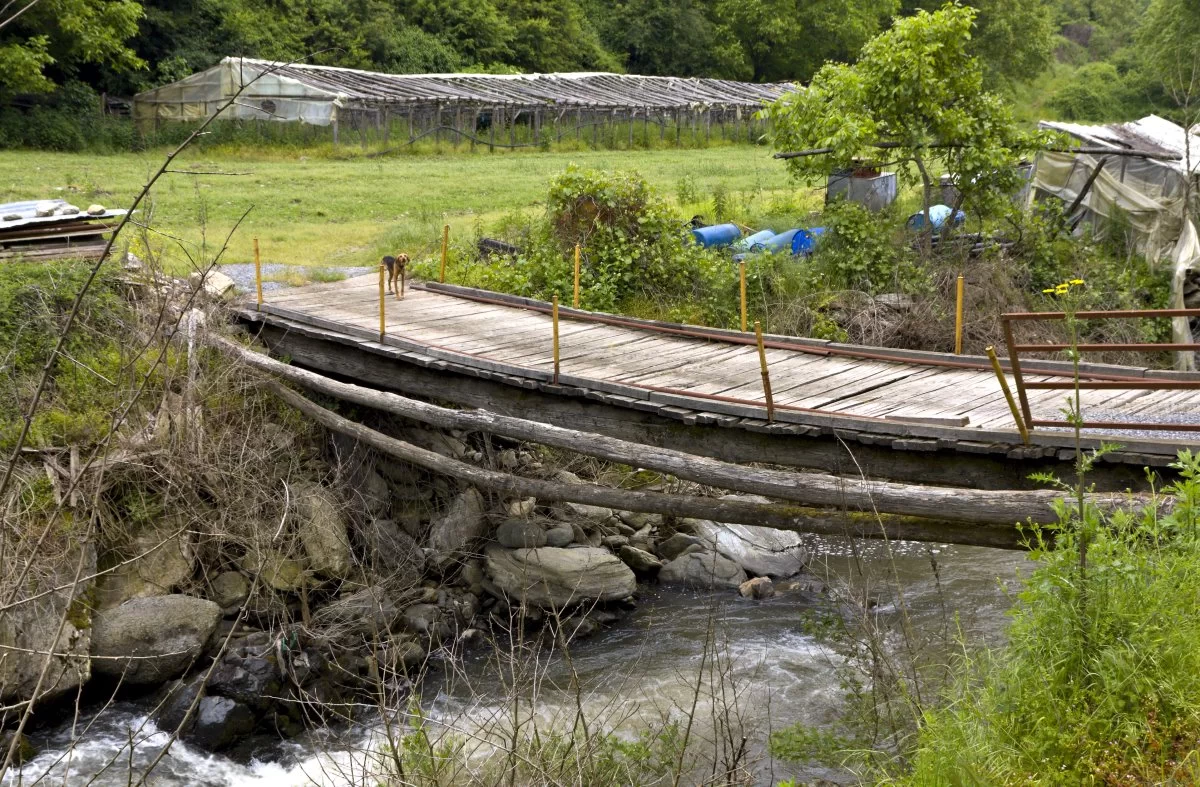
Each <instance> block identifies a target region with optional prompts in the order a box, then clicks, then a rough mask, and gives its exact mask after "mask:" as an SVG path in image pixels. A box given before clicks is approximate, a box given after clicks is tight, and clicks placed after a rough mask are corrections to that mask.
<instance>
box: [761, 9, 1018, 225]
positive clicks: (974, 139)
mask: <svg viewBox="0 0 1200 787" xmlns="http://www.w3.org/2000/svg"><path fill="white" fill-rule="evenodd" d="M975 15H976V12H975V10H974V9H972V8H968V7H964V6H957V5H947V6H946V7H944V8H943V9H942V10H940V11H937V12H935V13H928V12H925V11H918V12H917V13H916V15H915V16H911V17H908V18H905V19H898V20H896V23H895V24H894V25H893V26H892V28H891V29H890V30H888V31H887V32H885V33H882V34H880V35H878V36H876V37H875V38H874V39H872V40H871V41H870V42H868V43H867V45H866V46H864V47H863V49H862V52H861V54H860V56H859V59H858V62H857V63H855V64H854V65H842V64H836V63H829V64H826V65H825V66H824V67H822V68H821V70H820V71H818V72H817V75H816V76H815V77H813V80H812V83H811V84H810V85H809V88H808V90H805V91H798V92H793V93H789V94H787V95H785V96H784V97H783V98H781V99H780V100H779V101H777V102H775V103H774V104H772V105H771V106H770V107H769V108H768V114H769V116H770V118H771V121H772V126H773V129H774V130H773V134H774V140H773V141H774V144H775V146H776V147H778V148H781V149H783V150H807V149H816V148H829V149H830V150H831V152H830V153H829V154H828V155H820V156H806V157H799V158H793V159H790V160H789V161H788V165H789V166H790V167H791V170H792V172H793V173H794V174H795V175H796V176H798V177H812V176H824V175H826V174H827V173H828V172H829V171H830V170H832V169H835V168H851V167H854V166H856V165H857V164H858V162H860V161H861V160H867V161H878V160H880V158H881V157H882V156H886V157H887V158H888V159H890V160H892V161H895V162H897V163H911V164H912V165H913V166H912V168H911V169H910V168H909V167H901V168H900V169H899V173H900V176H901V177H902V178H904V179H907V180H913V179H915V180H916V181H917V182H919V183H920V184H921V186H922V187H923V201H924V205H925V208H926V210H928V208H929V206H930V203H931V201H932V200H931V196H932V190H933V186H934V182H935V180H934V179H935V178H936V177H937V175H938V174H939V170H938V169H935V166H934V165H935V164H940V165H941V166H942V167H944V171H947V172H953V173H956V175H957V180H958V185H959V187H960V190H961V191H962V192H963V196H964V199H965V200H966V201H970V202H972V203H973V204H975V206H976V208H977V209H980V210H984V209H990V208H992V207H996V206H998V205H999V204H1000V202H1001V200H1002V198H1003V197H1004V195H1006V194H1007V193H1008V192H1007V190H1008V189H1010V188H1013V187H1014V186H1015V185H1016V183H1017V177H1018V176H1017V174H1016V172H1015V169H1014V166H1013V165H1014V164H1016V163H1017V161H1018V160H1019V159H1020V158H1021V157H1022V156H1023V154H1025V153H1027V152H1029V151H1030V150H1031V148H1032V146H1033V144H1034V142H1035V138H1034V137H1032V136H1029V135H1026V134H1024V133H1022V132H1020V131H1018V130H1017V128H1016V126H1015V124H1014V122H1013V119H1012V114H1011V112H1010V110H1009V107H1008V106H1007V105H1006V104H1005V102H1004V101H1003V100H1001V99H1000V97H998V96H997V95H995V94H993V93H989V92H987V91H985V90H984V89H983V67H982V65H981V64H980V62H979V60H978V58H975V57H972V56H971V55H970V54H969V52H968V46H969V44H970V40H971V28H972V24H973V22H974V19H975ZM877 143H883V144H884V145H886V146H887V148H886V149H885V150H881V149H879V148H878V147H877V146H876V145H877ZM914 170H915V173H916V174H915V175H913V174H912V172H913V171H914Z"/></svg>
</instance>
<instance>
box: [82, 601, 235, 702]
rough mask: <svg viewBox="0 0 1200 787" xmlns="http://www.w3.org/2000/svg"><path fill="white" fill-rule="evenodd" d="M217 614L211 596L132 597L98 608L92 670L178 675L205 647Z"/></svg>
mask: <svg viewBox="0 0 1200 787" xmlns="http://www.w3.org/2000/svg"><path fill="white" fill-rule="evenodd" d="M220 619H221V608H220V607H218V606H217V605H216V604H214V603H213V602H211V601H208V600H207V599H202V598H195V597H193V596H181V595H171V596H155V597H153V598H136V599H131V600H130V601H126V602H125V603H124V604H122V605H121V606H119V607H113V608H112V609H107V610H102V611H100V612H97V613H96V616H95V618H94V620H93V622H92V647H91V655H92V671H93V672H94V673H96V674H97V675H107V676H109V677H113V678H118V677H120V678H122V679H123V680H124V682H125V683H131V684H146V683H162V682H163V681H165V680H170V679H171V678H174V677H178V676H179V675H182V674H183V673H184V672H185V671H187V668H188V667H190V666H191V664H192V662H194V661H195V660H196V657H197V656H199V655H200V654H201V653H202V652H203V651H204V646H205V643H207V642H208V638H209V636H211V635H212V633H213V630H214V629H216V627H217V622H218V621H220ZM129 657H136V658H129Z"/></svg>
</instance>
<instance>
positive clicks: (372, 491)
mask: <svg viewBox="0 0 1200 787" xmlns="http://www.w3.org/2000/svg"><path fill="white" fill-rule="evenodd" d="M356 489H357V490H358V494H359V497H361V498H362V501H363V508H365V509H366V510H367V513H368V514H369V515H371V516H385V515H386V514H387V512H388V509H389V508H390V507H391V504H392V488H391V487H390V486H388V482H387V481H385V480H384V478H383V476H381V475H380V474H379V473H377V472H375V471H374V470H367V469H364V471H363V473H362V479H361V480H360V481H359V482H358V483H357V484H356Z"/></svg>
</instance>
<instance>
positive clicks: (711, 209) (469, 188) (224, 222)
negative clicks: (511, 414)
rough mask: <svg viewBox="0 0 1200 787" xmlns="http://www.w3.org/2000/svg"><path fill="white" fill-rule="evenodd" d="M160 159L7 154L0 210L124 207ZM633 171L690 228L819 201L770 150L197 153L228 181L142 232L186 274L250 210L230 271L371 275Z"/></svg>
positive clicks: (197, 167) (197, 165)
mask: <svg viewBox="0 0 1200 787" xmlns="http://www.w3.org/2000/svg"><path fill="white" fill-rule="evenodd" d="M162 157H163V151H155V152H153V153H145V154H127V155H114V156H94V155H72V154H54V153H35V152H29V153H6V154H4V155H3V156H0V202H9V201H16V200H27V199H47V198H54V197H63V198H65V199H67V200H69V201H71V202H73V203H74V204H77V205H78V206H79V207H81V208H85V207H87V205H89V204H91V203H93V202H98V203H101V204H103V205H105V206H109V207H122V206H125V205H127V204H129V202H130V201H131V200H132V198H133V197H134V196H135V194H136V193H137V191H138V190H139V189H140V187H141V186H142V184H143V183H145V182H146V180H147V178H148V177H149V176H150V174H151V173H152V172H153V171H154V169H155V168H156V167H157V166H158V165H159V164H160V162H161V161H162ZM572 163H574V164H577V165H579V166H580V167H584V168H596V169H616V170H626V171H636V172H638V173H640V174H641V175H642V176H643V177H645V178H647V180H649V182H650V183H651V184H653V186H654V187H655V188H657V189H658V190H659V192H660V193H661V194H662V195H663V196H664V197H667V198H668V199H670V200H671V201H672V202H675V203H677V204H679V210H680V215H681V217H684V218H687V217H690V216H691V215H692V214H693V213H700V214H702V215H704V216H705V217H706V218H708V219H709V220H712V219H713V218H715V213H716V212H717V211H716V207H715V206H714V201H716V202H719V203H721V212H722V213H723V214H724V215H726V216H736V217H739V218H741V219H742V220H746V219H747V218H751V217H753V218H757V219H760V220H764V221H766V220H771V219H776V220H778V221H779V222H784V223H786V222H791V221H802V220H804V219H805V218H806V217H807V214H808V213H809V212H810V211H812V210H813V209H816V208H818V207H819V205H820V199H821V194H820V193H819V192H814V191H813V190H812V189H808V188H804V187H802V186H800V185H798V184H795V183H793V182H792V181H791V180H790V179H789V178H788V176H787V173H786V171H785V169H784V166H783V164H782V163H781V162H779V161H775V160H773V159H772V158H771V155H770V150H769V149H768V148H766V147H756V146H750V145H741V146H723V147H714V148H707V149H697V150H676V149H671V150H647V151H575V152H569V153H562V152H557V153H537V152H516V153H495V154H489V153H485V152H479V153H466V152H464V153H458V154H446V155H430V156H422V157H416V156H396V157H390V158H376V159H366V158H353V159H346V160H335V159H328V158H318V157H313V158H306V157H305V156H303V155H297V156H295V157H294V158H283V157H281V156H280V155H279V154H278V153H272V152H262V153H260V154H238V153H230V154H225V155H221V156H218V157H215V156H214V154H212V153H205V152H190V151H189V152H186V153H185V154H184V155H183V156H181V157H180V160H179V161H177V162H176V163H175V164H174V165H173V169H176V170H182V171H184V172H187V171H192V172H198V173H209V172H226V173H237V174H229V175H212V174H195V175H192V174H179V173H171V174H168V175H165V176H164V177H163V178H162V179H161V180H159V182H158V184H157V185H156V186H155V188H154V190H153V192H152V196H153V199H152V200H151V202H150V203H149V204H148V205H147V206H146V207H145V210H144V212H143V213H142V214H141V218H142V219H144V220H145V221H146V223H148V224H149V225H150V226H151V227H153V229H154V231H155V232H154V233H152V234H151V236H150V237H152V238H153V239H154V240H152V243H151V246H152V248H154V249H156V250H158V249H161V250H162V252H163V253H164V255H165V259H166V261H167V265H168V268H169V269H170V270H173V271H176V272H180V271H182V270H183V269H184V268H185V266H186V259H187V258H186V255H184V254H183V253H182V252H181V251H180V250H179V247H178V243H177V242H176V241H175V240H172V237H173V238H177V239H178V240H179V241H180V242H182V243H183V244H184V245H185V246H186V247H187V248H188V250H189V252H190V253H191V254H192V255H193V256H195V257H197V258H198V259H201V260H204V259H211V258H212V256H213V255H214V254H215V253H216V251H217V250H218V249H219V248H220V246H221V244H222V242H223V241H224V238H225V236H226V235H227V234H228V233H229V232H230V230H231V229H232V228H233V226H234V225H235V223H236V221H237V219H238V217H239V216H241V215H242V213H244V212H245V211H247V210H249V214H248V215H247V216H246V218H245V220H244V221H243V223H242V225H241V227H240V228H239V229H238V231H237V233H236V234H235V235H234V237H233V239H232V240H231V242H230V248H229V251H228V252H227V253H226V255H225V257H224V258H223V262H227V263H236V262H248V261H250V260H251V259H252V252H251V248H252V245H251V244H252V239H253V238H255V237H257V238H258V239H259V242H260V244H261V250H262V258H263V261H264V262H268V263H269V262H279V263H289V264H297V265H304V266H312V267H314V268H327V267H338V266H353V265H373V264H376V263H377V262H378V260H379V256H380V255H381V254H383V253H386V252H394V251H403V252H406V253H408V254H409V255H410V256H414V257H419V256H424V255H428V254H432V253H433V252H434V251H435V250H436V249H437V247H438V244H439V243H440V237H441V227H442V224H443V223H448V224H450V226H451V231H452V233H454V234H455V236H456V237H461V236H462V234H463V233H477V232H481V231H490V230H491V229H492V227H494V226H495V225H496V224H498V223H501V222H503V221H505V220H506V219H510V218H512V217H513V214H521V213H524V214H532V213H533V212H535V211H537V210H538V209H539V203H540V201H541V200H543V199H544V196H545V193H546V189H547V186H548V183H549V181H550V179H551V178H552V177H553V176H555V175H556V174H558V173H559V172H561V171H562V170H563V169H564V168H566V167H567V166H568V165H569V164H572Z"/></svg>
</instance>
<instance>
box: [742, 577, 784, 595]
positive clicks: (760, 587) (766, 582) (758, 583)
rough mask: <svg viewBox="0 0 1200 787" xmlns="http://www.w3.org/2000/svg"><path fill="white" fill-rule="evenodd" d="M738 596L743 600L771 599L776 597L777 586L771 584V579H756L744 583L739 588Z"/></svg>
mask: <svg viewBox="0 0 1200 787" xmlns="http://www.w3.org/2000/svg"><path fill="white" fill-rule="evenodd" d="M738 594H740V595H741V597H742V598H754V599H763V598H771V597H772V596H774V595H775V585H774V584H772V583H771V578H770V577H755V578H754V579H747V580H746V581H745V582H743V583H742V584H741V586H740V587H739V588H738Z"/></svg>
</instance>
